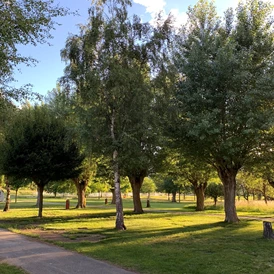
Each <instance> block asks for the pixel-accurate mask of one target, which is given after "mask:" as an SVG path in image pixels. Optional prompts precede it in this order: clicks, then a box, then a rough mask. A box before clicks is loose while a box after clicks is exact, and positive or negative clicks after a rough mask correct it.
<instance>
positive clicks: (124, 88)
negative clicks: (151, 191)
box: [61, 0, 161, 230]
mask: <svg viewBox="0 0 274 274" xmlns="http://www.w3.org/2000/svg"><path fill="white" fill-rule="evenodd" d="M95 2H96V4H95V5H94V6H93V7H92V8H91V9H90V22H89V24H88V25H87V26H83V27H82V28H81V32H80V34H79V35H74V36H71V37H69V38H68V39H67V43H66V47H65V49H64V50H63V51H62V58H63V59H64V60H65V61H67V62H69V64H68V66H67V68H66V71H65V76H64V77H63V78H62V80H61V83H62V84H63V85H64V87H65V89H66V90H67V91H68V92H71V91H72V93H73V92H74V94H75V98H76V102H77V109H78V114H79V115H80V116H81V117H82V118H81V121H84V128H82V131H83V133H84V135H85V136H86V137H87V138H86V140H88V143H89V144H87V147H89V148H92V150H93V153H95V152H96V150H97V153H98V154H99V155H100V156H102V155H103V156H104V157H106V158H107V159H110V158H111V159H112V164H111V166H112V168H113V176H114V185H115V187H114V189H115V196H116V228H117V229H119V230H122V229H124V228H125V226H124V218H123V207H122V200H121V191H120V176H121V175H124V176H128V177H129V180H130V182H131V185H132V190H133V196H134V199H133V200H134V212H136V213H141V212H142V211H143V210H142V205H141V202H140V188H141V186H142V183H143V180H144V178H145V177H146V176H147V175H148V174H149V171H150V169H152V166H154V165H153V164H152V163H154V161H155V159H157V158H160V157H159V156H160V155H161V153H160V151H159V150H160V146H159V144H158V143H157V142H156V140H157V139H158V136H159V135H158V134H157V132H156V131H155V130H156V128H157V127H156V124H157V123H156V122H155V117H156V116H155V115H154V112H153V111H152V109H153V108H152V107H153V99H154V96H153V93H152V91H153V90H152V89H151V85H150V66H149V64H148V63H149V58H150V57H149V56H151V55H152V54H150V52H148V49H151V46H150V44H149V42H148V41H147V39H148V37H149V34H150V30H151V29H150V26H149V24H142V23H141V19H140V18H139V17H138V16H133V19H132V20H130V19H129V17H128V12H127V8H128V6H130V5H131V1H126V0H109V1H104V2H102V1H95ZM155 44H156V43H155ZM155 51H156V49H155ZM156 143H157V144H156Z"/></svg>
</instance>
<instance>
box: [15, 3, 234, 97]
mask: <svg viewBox="0 0 274 274" xmlns="http://www.w3.org/2000/svg"><path fill="white" fill-rule="evenodd" d="M58 2H59V3H60V5H62V6H66V7H68V8H70V9H71V10H72V11H73V10H78V11H79V14H80V16H72V15H71V16H67V17H65V18H60V19H58V21H59V23H60V24H61V25H60V26H57V27H56V30H55V31H52V35H53V36H54V38H53V39H52V40H49V42H50V43H51V44H52V46H48V45H38V46H36V47H33V46H28V45H27V46H20V47H19V52H20V53H21V54H22V55H24V56H31V57H33V58H35V59H37V60H38V64H36V66H29V67H27V66H24V65H21V66H19V67H18V68H19V69H20V71H15V75H14V76H15V79H16V80H17V82H15V83H12V85H13V86H15V87H20V86H22V85H24V84H32V85H33V91H34V92H38V93H40V94H43V95H45V94H47V92H48V91H50V90H52V89H53V88H55V87H56V81H57V79H58V78H59V77H61V76H62V75H63V70H64V67H65V63H64V62H62V61H61V58H60V50H61V49H62V48H64V46H65V41H66V38H67V37H68V35H69V34H70V33H72V34H77V33H78V28H77V25H78V24H85V23H86V22H87V18H88V8H89V7H90V5H91V2H92V1H91V0H59V1H56V3H58ZM195 3H196V0H134V1H133V6H132V11H133V12H134V13H135V14H138V15H139V16H140V17H141V18H142V19H143V21H150V20H151V19H152V18H153V16H154V14H155V13H156V12H157V11H159V10H164V11H165V13H166V14H167V13H169V12H170V11H172V12H173V13H174V14H175V15H176V16H177V17H178V20H179V21H182V20H183V19H184V18H186V14H185V12H186V11H187V8H188V6H190V5H191V6H193V5H195ZM237 3H238V0H230V1H227V0H215V4H216V7H217V9H218V12H219V14H220V15H222V13H223V12H224V10H226V9H227V8H228V7H235V6H236V5H237Z"/></svg>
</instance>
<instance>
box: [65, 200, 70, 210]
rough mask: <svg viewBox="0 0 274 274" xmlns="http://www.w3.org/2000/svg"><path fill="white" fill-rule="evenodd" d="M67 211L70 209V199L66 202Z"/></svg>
mask: <svg viewBox="0 0 274 274" xmlns="http://www.w3.org/2000/svg"><path fill="white" fill-rule="evenodd" d="M66 209H69V199H67V200H66Z"/></svg>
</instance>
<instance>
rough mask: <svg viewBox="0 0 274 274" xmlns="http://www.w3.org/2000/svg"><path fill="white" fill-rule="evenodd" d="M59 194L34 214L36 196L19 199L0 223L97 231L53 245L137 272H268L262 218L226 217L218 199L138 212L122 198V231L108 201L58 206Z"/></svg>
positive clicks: (271, 266) (265, 210)
mask: <svg viewBox="0 0 274 274" xmlns="http://www.w3.org/2000/svg"><path fill="white" fill-rule="evenodd" d="M65 200H66V199H63V198H57V199H53V198H46V199H45V207H44V218H42V219H39V218H37V217H36V216H37V208H35V207H34V206H33V204H34V202H35V199H34V200H33V201H28V200H24V199H22V201H21V199H19V201H20V202H18V204H17V205H16V206H15V204H12V205H11V211H10V212H0V219H1V223H0V226H1V227H5V228H8V229H11V230H13V231H16V232H19V233H20V232H22V228H36V227H38V228H42V229H45V230H55V229H58V230H64V231H65V232H64V234H66V236H67V237H68V238H70V239H75V240H77V235H79V233H83V232H82V230H83V231H84V233H86V234H96V235H97V234H100V235H103V236H104V238H103V239H102V240H100V241H99V242H89V241H84V242H77V241H75V242H73V241H72V242H58V243H56V244H58V245H60V246H63V247H65V248H66V249H70V250H74V251H77V252H80V253H82V254H85V255H87V256H92V257H94V258H97V259H102V260H105V261H109V262H112V263H114V264H116V265H120V266H122V267H125V268H128V269H131V270H134V271H137V272H139V273H151V274H154V273H155V274H162V273H172V274H176V273H180V274H182V273H203V274H211V273H212V274H215V273H222V274H226V273H227V274H232V273H235V274H236V273H248V274H252V273H254V274H257V273H269V274H270V273H274V256H273V247H274V241H272V240H266V239H264V238H263V237H262V231H263V227H262V220H253V219H242V220H241V222H240V223H238V224H226V223H224V222H223V219H224V213H223V206H222V203H219V204H218V206H217V207H216V208H215V207H213V206H212V201H210V200H209V201H207V202H206V208H207V209H206V210H205V211H204V212H195V201H193V200H191V199H188V200H187V201H182V203H180V204H179V203H177V204H172V203H170V202H167V201H166V200H165V199H157V200H152V201H151V205H152V208H150V209H146V208H144V210H145V214H140V215H134V214H132V213H131V211H132V200H131V199H129V198H127V199H124V201H123V204H124V209H125V225H126V226H127V230H126V231H123V232H117V231H115V230H114V229H113V228H114V225H115V206H114V205H110V204H108V205H104V199H100V200H99V199H88V203H87V205H88V208H86V209H80V210H79V209H74V208H71V209H70V210H65V209H64V207H65ZM144 201H145V199H144ZM72 203H74V200H72ZM143 205H144V206H145V203H144V204H143ZM237 207H238V215H239V216H250V217H252V216H257V217H260V216H261V217H272V216H273V213H274V204H272V203H269V204H268V206H265V205H264V204H263V203H259V202H249V203H247V202H243V201H242V202H239V203H238V204H237ZM163 211H166V212H163ZM32 236H35V233H34V232H32Z"/></svg>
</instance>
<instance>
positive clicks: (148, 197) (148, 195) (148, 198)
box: [147, 192, 150, 207]
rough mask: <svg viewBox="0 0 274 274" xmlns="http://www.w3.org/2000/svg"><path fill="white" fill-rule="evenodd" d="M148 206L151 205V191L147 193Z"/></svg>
mask: <svg viewBox="0 0 274 274" xmlns="http://www.w3.org/2000/svg"><path fill="white" fill-rule="evenodd" d="M147 207H150V192H148V194H147Z"/></svg>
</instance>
